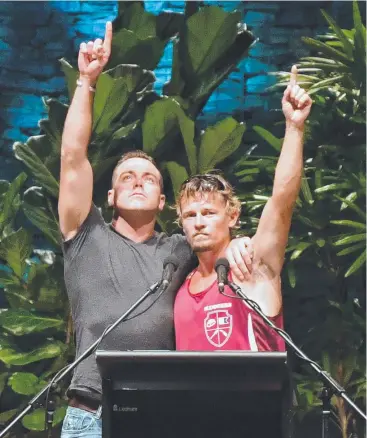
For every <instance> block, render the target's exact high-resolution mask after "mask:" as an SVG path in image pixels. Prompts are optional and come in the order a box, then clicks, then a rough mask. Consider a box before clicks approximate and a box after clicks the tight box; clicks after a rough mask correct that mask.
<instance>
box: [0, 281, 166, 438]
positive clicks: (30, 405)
mask: <svg viewBox="0 0 367 438" xmlns="http://www.w3.org/2000/svg"><path fill="white" fill-rule="evenodd" d="M161 284H162V282H157V283H154V284H153V285H152V286H150V287H149V289H148V290H147V291H146V292H145V294H144V295H143V296H142V297H141V298H139V299H138V301H136V303H134V304H133V305H132V306H131V307H130V308H129V309H128V310H127V311H126V312H125V313H124V314H123V315H121V316H120V318H118V319H117V320H116V321H115V322H114V323H113V324H112V325H110V326H109V327H108V328H107V329H106V330H105V331H104V332H103V333H102V335H101V336H100V337H99V338H98V339H97V340H96V341H95V342H94V343H93V344H92V345H91V346H90V347H88V348H87V349H86V350H85V351H84V353H83V354H82V355H81V356H79V357H78V359H76V360H75V361H74V362H72V363H71V364H70V365H69V366H67V367H66V368H65V369H64V371H62V372H61V373H60V375H58V376H57V377H56V378H55V379H54V381H51V382H50V383H49V384H48V385H47V386H45V387H44V388H43V389H42V390H41V391H40V392H39V393H38V394H37V395H36V396H35V397H33V399H32V400H30V401H29V402H28V405H27V406H26V407H25V408H24V409H23V411H22V412H21V413H20V414H18V415H17V416H16V418H15V419H14V420H13V421H12V422H11V423H9V424H8V425H7V426H6V427H5V429H3V430H2V431H1V432H0V438H3V437H4V436H5V435H6V434H7V433H8V432H9V431H10V429H12V428H13V426H15V424H16V423H18V421H20V420H21V419H22V418H23V417H24V416H25V415H26V414H27V413H28V412H29V411H31V410H32V409H33V407H34V405H35V404H42V403H40V399H41V398H42V397H43V396H45V395H46V394H48V392H49V391H50V390H51V389H55V388H56V387H57V384H58V383H59V382H60V381H61V380H62V379H63V378H64V377H65V376H66V375H68V374H69V373H70V372H71V371H72V370H73V369H74V368H75V367H76V366H77V365H79V364H80V362H82V361H83V360H84V359H86V358H87V357H88V356H89V355H90V354H92V353H93V352H94V350H95V349H97V347H98V345H99V344H100V342H101V341H102V340H103V339H104V337H105V336H107V335H108V334H109V333H110V332H112V330H114V329H115V328H116V327H117V326H118V325H119V324H120V323H121V322H123V321H124V320H125V319H126V318H127V317H128V316H129V315H130V314H131V313H132V312H133V311H134V310H135V309H136V308H137V307H139V306H140V304H141V303H143V302H144V301H145V300H146V299H147V298H148V297H149V296H150V295H152V294H154V293H155V292H156V291H157V290H158V289H159V287H160V286H161ZM166 286H167V285H166V284H164V288H165V287H166ZM163 291H164V289H163ZM163 291H162V292H163ZM46 408H47V414H46V417H47V424H48V425H49V426H52V422H53V412H54V401H53V400H52V399H51V400H50V403H49V406H47V407H46Z"/></svg>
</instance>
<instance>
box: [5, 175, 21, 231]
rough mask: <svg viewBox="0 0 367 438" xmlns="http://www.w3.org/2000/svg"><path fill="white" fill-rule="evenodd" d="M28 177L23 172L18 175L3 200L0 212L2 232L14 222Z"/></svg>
mask: <svg viewBox="0 0 367 438" xmlns="http://www.w3.org/2000/svg"><path fill="white" fill-rule="evenodd" d="M26 179H27V175H26V174H25V173H24V172H22V173H21V174H20V175H18V176H17V177H16V178H15V180H14V181H12V182H11V183H10V185H9V187H8V189H7V191H6V193H5V196H4V197H3V199H2V205H1V210H0V231H1V230H3V229H4V228H5V226H6V225H7V224H9V223H11V221H12V220H13V218H14V216H15V214H16V212H17V210H18V208H19V205H20V203H19V200H18V201H17V200H16V198H19V191H20V188H21V187H22V186H23V184H24V182H25V180H26Z"/></svg>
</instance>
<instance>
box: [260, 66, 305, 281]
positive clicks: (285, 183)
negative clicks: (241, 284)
mask: <svg viewBox="0 0 367 438" xmlns="http://www.w3.org/2000/svg"><path fill="white" fill-rule="evenodd" d="M311 105H312V100H311V98H310V96H309V95H308V94H307V93H306V92H305V90H304V89H302V88H300V87H299V85H298V84H297V68H296V66H293V67H292V71H291V77H290V82H289V85H288V87H287V88H286V90H285V91H284V95H283V99H282V109H283V113H284V116H285V119H286V130H285V137H284V141H283V146H282V150H281V153H280V156H279V160H278V163H277V166H276V170H275V178H274V185H273V192H272V196H271V198H270V199H269V200H268V202H267V203H266V205H265V207H264V210H263V212H262V215H261V218H260V221H259V225H258V228H257V231H256V234H255V236H254V238H253V246H254V265H256V264H257V263H261V264H265V265H266V266H267V267H268V268H269V269H270V271H271V272H272V273H273V274H275V275H277V274H279V273H280V271H281V269H282V266H283V261H284V253H285V248H286V246H287V241H288V234H289V228H290V224H291V219H292V214H293V208H294V204H295V202H296V199H297V196H298V193H299V189H300V185H301V178H302V169H303V135H304V125H305V121H306V119H307V117H308V115H309V113H310V110H311Z"/></svg>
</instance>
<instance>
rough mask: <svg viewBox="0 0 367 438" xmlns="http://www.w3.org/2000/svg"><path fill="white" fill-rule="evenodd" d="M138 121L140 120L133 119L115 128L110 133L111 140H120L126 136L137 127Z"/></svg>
mask: <svg viewBox="0 0 367 438" xmlns="http://www.w3.org/2000/svg"><path fill="white" fill-rule="evenodd" d="M139 123H140V120H135V122H133V123H130V124H129V125H126V126H122V127H121V128H119V129H117V130H116V131H115V132H114V133H113V135H112V140H121V139H123V138H126V137H128V136H129V135H130V134H131V133H132V132H133V131H134V130H135V129H136V128H137V126H138V125H139Z"/></svg>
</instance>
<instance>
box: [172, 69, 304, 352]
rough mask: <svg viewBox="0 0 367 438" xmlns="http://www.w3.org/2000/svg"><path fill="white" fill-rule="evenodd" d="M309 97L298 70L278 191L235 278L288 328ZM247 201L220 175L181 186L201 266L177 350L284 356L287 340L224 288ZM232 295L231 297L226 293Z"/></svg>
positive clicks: (177, 312) (180, 315)
mask: <svg viewBox="0 0 367 438" xmlns="http://www.w3.org/2000/svg"><path fill="white" fill-rule="evenodd" d="M311 105H312V101H311V98H310V96H309V95H308V94H307V93H306V92H305V90H303V89H302V88H300V87H299V85H297V69H296V67H295V66H294V67H293V68H292V72H291V78H290V83H289V85H288V87H287V89H286V90H285V92H284V95H283V99H282V109H283V113H284V115H285V119H286V131H285V137H284V142H283V146H282V150H281V153H280V157H279V160H278V163H277V167H276V171H275V178H274V185H273V193H272V196H271V197H270V198H269V200H268V201H267V203H266V206H265V208H264V210H263V212H262V215H261V218H260V221H259V225H258V228H257V231H256V234H255V236H254V237H253V238H252V244H253V251H254V253H253V265H252V266H253V269H252V274H251V277H250V278H249V279H246V280H244V281H239V280H238V279H237V278H236V276H235V275H234V273H233V272H230V273H229V275H230V278H231V279H232V281H234V282H235V283H236V284H238V285H239V286H240V287H241V288H242V290H243V291H244V293H245V294H246V295H247V296H248V297H249V298H251V299H252V300H253V301H256V302H257V303H258V305H259V306H260V307H261V309H262V311H263V312H264V313H265V314H266V315H267V316H268V317H270V318H272V319H273V321H274V322H275V324H276V325H277V326H278V327H280V328H282V326H283V317H282V294H281V284H280V273H281V269H282V266H283V261H284V253H285V248H286V245H287V240H288V233H289V228H290V223H291V218H292V213H293V207H294V204H295V201H296V199H297V196H298V192H299V189H300V184H301V177H302V169H303V133H304V125H305V121H306V118H307V117H308V114H309V113H310V109H311ZM240 210H241V204H240V201H239V200H238V198H237V197H236V196H235V195H234V192H233V189H232V187H231V186H230V184H229V183H228V182H227V181H226V180H225V179H224V178H222V177H221V176H219V175H215V174H205V175H196V176H193V177H191V178H189V179H188V180H187V181H185V182H184V183H183V185H182V187H181V190H180V193H179V197H178V202H177V213H178V216H179V220H180V222H181V224H182V227H183V230H184V232H185V234H186V237H187V240H188V242H189V244H190V245H191V248H192V249H193V251H194V252H195V253H196V255H197V257H198V259H199V266H198V268H197V269H195V270H194V271H193V272H191V273H190V274H189V276H188V277H187V279H186V281H185V282H184V284H183V285H182V286H181V288H180V290H179V292H178V294H177V296H176V301H175V307H174V321H175V332H176V349H177V350H252V351H277V350H278V351H279V350H280V351H282V350H284V349H285V345H284V341H283V340H282V339H281V338H280V337H279V336H278V335H277V334H276V332H275V331H274V330H273V329H271V328H270V327H269V326H268V325H267V324H266V323H265V322H264V321H263V319H262V318H261V317H260V316H259V315H258V314H257V313H256V312H254V311H253V310H252V309H251V308H250V307H249V306H248V305H247V304H245V303H244V302H243V301H242V300H240V299H238V298H237V297H236V296H235V295H234V293H233V292H232V291H231V289H230V288H229V287H228V286H226V287H225V291H224V294H225V295H222V294H220V293H219V291H218V286H217V274H216V272H215V269H214V266H215V262H216V261H217V260H218V259H219V258H221V257H224V255H225V250H226V248H227V246H228V245H229V243H230V241H231V231H232V230H233V228H234V227H235V226H236V224H237V223H238V219H239V215H240ZM226 295H227V296H226Z"/></svg>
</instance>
